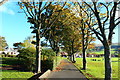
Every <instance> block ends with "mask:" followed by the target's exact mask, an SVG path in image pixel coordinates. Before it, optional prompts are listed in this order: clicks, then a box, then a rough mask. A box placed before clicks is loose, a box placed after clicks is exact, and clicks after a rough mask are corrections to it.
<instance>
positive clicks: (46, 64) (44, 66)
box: [41, 59, 53, 72]
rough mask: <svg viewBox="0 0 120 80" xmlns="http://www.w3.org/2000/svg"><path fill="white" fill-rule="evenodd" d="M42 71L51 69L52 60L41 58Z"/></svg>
mask: <svg viewBox="0 0 120 80" xmlns="http://www.w3.org/2000/svg"><path fill="white" fill-rule="evenodd" d="M41 64H42V72H45V71H47V70H48V69H50V70H52V69H53V60H50V59H49V60H42V61H41Z"/></svg>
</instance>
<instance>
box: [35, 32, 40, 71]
mask: <svg viewBox="0 0 120 80" xmlns="http://www.w3.org/2000/svg"><path fill="white" fill-rule="evenodd" d="M40 72H41V46H40V37H39V33H36V73H40Z"/></svg>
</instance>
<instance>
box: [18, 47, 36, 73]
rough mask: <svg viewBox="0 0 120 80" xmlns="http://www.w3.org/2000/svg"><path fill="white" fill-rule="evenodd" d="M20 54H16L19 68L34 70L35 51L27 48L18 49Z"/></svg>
mask: <svg viewBox="0 0 120 80" xmlns="http://www.w3.org/2000/svg"><path fill="white" fill-rule="evenodd" d="M19 52H20V54H19V55H18V56H17V57H18V59H19V60H20V63H19V64H20V65H21V70H24V71H34V70H35V51H31V50H30V49H29V48H23V49H21V50H19Z"/></svg>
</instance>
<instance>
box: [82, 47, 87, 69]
mask: <svg viewBox="0 0 120 80" xmlns="http://www.w3.org/2000/svg"><path fill="white" fill-rule="evenodd" d="M82 52H83V70H86V54H85V49H83V50H82Z"/></svg>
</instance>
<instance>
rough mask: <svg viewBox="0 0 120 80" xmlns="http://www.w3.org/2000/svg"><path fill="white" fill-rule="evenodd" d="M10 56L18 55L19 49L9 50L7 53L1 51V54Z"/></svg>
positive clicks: (6, 50)
mask: <svg viewBox="0 0 120 80" xmlns="http://www.w3.org/2000/svg"><path fill="white" fill-rule="evenodd" d="M2 53H4V54H8V55H18V54H19V52H18V49H17V48H7V49H5V51H0V54H2Z"/></svg>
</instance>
